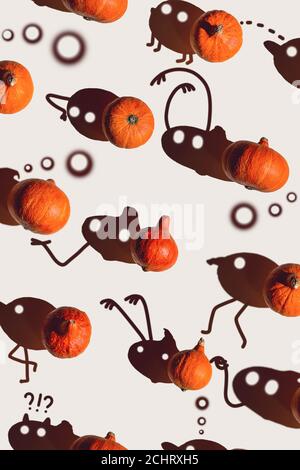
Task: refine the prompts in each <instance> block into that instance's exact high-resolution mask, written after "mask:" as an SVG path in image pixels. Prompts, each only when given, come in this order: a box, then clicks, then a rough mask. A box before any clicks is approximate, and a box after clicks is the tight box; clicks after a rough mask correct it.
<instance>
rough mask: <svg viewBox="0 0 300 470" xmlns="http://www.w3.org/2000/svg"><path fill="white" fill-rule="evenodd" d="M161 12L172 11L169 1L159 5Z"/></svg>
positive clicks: (167, 13) (167, 12)
mask: <svg viewBox="0 0 300 470" xmlns="http://www.w3.org/2000/svg"><path fill="white" fill-rule="evenodd" d="M161 12H162V13H163V14H164V15H169V14H170V13H171V12H172V7H171V5H170V4H169V3H165V4H164V5H162V6H161Z"/></svg>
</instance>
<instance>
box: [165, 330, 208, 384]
mask: <svg viewBox="0 0 300 470" xmlns="http://www.w3.org/2000/svg"><path fill="white" fill-rule="evenodd" d="M168 375H169V378H170V380H171V382H173V383H174V384H175V385H177V387H179V388H180V389H181V390H183V391H184V390H200V389H201V388H204V387H206V385H208V383H209V382H210V379H211V377H212V365H211V363H210V362H209V360H208V358H207V357H206V355H205V351H204V340H203V338H201V339H200V341H199V342H198V344H197V345H196V346H195V347H194V349H189V350H186V351H180V352H178V353H176V354H175V355H174V356H173V357H171V359H170V360H169V363H168Z"/></svg>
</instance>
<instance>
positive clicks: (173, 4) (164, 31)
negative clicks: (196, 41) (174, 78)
mask: <svg viewBox="0 0 300 470" xmlns="http://www.w3.org/2000/svg"><path fill="white" fill-rule="evenodd" d="M203 13H204V11H203V10H201V9H200V8H198V7H197V6H196V5H192V4H191V3H188V2H184V1H182V0H169V1H164V2H162V3H160V4H159V5H158V6H157V7H156V8H151V13H150V19H149V26H150V30H151V38H150V42H149V43H147V46H148V47H154V49H153V50H154V52H159V51H160V50H161V47H162V46H164V47H166V48H168V49H171V50H172V51H174V52H178V53H179V54H181V57H180V58H179V59H178V60H177V61H176V62H177V63H182V62H186V64H191V63H192V62H193V55H194V54H195V52H194V50H193V48H192V46H191V41H190V34H191V29H192V26H193V25H194V23H195V21H196V20H197V19H198V18H199V17H200V16H201V15H203ZM155 42H157V43H155Z"/></svg>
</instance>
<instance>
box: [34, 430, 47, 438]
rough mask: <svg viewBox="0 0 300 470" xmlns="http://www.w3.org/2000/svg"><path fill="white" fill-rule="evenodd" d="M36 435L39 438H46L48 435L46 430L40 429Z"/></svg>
mask: <svg viewBox="0 0 300 470" xmlns="http://www.w3.org/2000/svg"><path fill="white" fill-rule="evenodd" d="M36 433H37V435H38V436H39V437H45V436H46V434H47V433H46V430H45V429H44V428H39V429H38V430H37V432H36Z"/></svg>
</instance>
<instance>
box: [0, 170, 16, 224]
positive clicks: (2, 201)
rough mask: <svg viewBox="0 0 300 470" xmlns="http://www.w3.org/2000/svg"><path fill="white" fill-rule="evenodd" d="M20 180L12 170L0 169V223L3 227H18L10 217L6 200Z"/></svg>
mask: <svg viewBox="0 0 300 470" xmlns="http://www.w3.org/2000/svg"><path fill="white" fill-rule="evenodd" d="M19 178H20V175H19V173H18V172H17V171H16V170H14V169H12V168H0V188H1V191H0V223H1V224H4V225H19V224H18V223H17V222H16V221H15V220H14V219H13V218H12V216H11V215H10V213H9V210H8V208H7V199H8V195H9V193H10V191H11V190H12V188H13V187H14V185H15V184H17V183H18V179H19Z"/></svg>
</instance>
